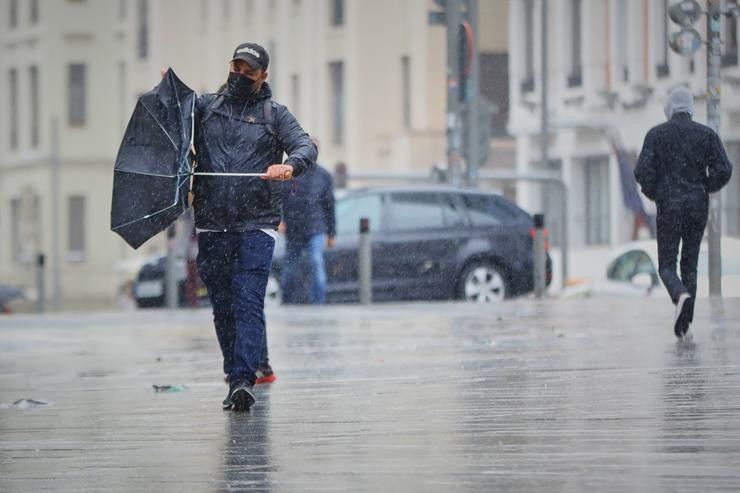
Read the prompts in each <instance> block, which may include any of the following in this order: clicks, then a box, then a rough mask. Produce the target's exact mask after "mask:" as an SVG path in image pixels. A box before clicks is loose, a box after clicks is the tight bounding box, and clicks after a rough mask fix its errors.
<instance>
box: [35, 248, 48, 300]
mask: <svg viewBox="0 0 740 493" xmlns="http://www.w3.org/2000/svg"><path fill="white" fill-rule="evenodd" d="M45 263H46V258H45V257H44V254H43V253H39V254H38V255H37V256H36V292H37V293H38V299H37V300H36V312H37V313H44V312H45V311H46V279H45V276H44V264H45Z"/></svg>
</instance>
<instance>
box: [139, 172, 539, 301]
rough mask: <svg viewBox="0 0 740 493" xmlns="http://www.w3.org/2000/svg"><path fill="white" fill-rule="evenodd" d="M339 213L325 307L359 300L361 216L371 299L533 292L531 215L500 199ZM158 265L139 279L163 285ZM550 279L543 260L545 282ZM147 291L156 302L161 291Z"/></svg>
mask: <svg viewBox="0 0 740 493" xmlns="http://www.w3.org/2000/svg"><path fill="white" fill-rule="evenodd" d="M336 216H337V239H336V240H337V241H336V246H335V247H334V248H333V249H329V250H326V253H325V259H326V269H327V277H328V293H327V299H328V301H329V302H330V303H342V302H353V301H358V300H359V289H358V268H357V266H358V255H357V248H358V243H359V222H360V218H368V219H369V220H370V232H371V233H370V235H371V244H372V257H373V268H372V274H373V300H374V301H402V300H446V299H461V300H468V301H473V302H482V303H483V302H496V301H501V300H503V299H504V298H511V297H514V296H519V295H522V294H525V293H528V292H530V291H532V289H533V286H534V282H533V256H532V243H533V241H532V238H533V229H532V228H533V220H532V217H531V216H530V215H529V214H527V213H526V212H524V211H523V210H522V209H520V208H519V207H517V206H516V205H515V204H513V203H512V202H510V201H509V200H507V199H505V198H504V197H502V196H500V195H497V194H494V193H490V192H484V191H480V190H464V189H458V188H450V187H404V188H400V187H399V188H372V189H366V190H357V191H353V192H350V193H348V194H346V195H344V196H342V197H341V198H339V199H337V203H336ZM284 252H285V244H284V239H283V238H282V237H279V238H278V242H277V244H276V247H275V255H274V260H273V275H272V276H271V279H270V283H269V285H268V300H267V302H268V303H269V302H270V301H277V300H279V297H280V295H279V282H278V279H280V271H281V269H282V266H283V262H282V260H283V255H284ZM157 266H161V267H159V268H158V269H154V266H153V265H151V264H150V266H149V269H148V270H147V275H146V276H143V277H144V278H145V279H143V280H145V281H152V280H154V278H157V279H159V280H160V282H161V279H162V278H163V273H164V263H163V262H160V263H159V264H157ZM145 269H147V266H145V267H144V268H143V269H142V272H143V271H144V270H145ZM154 270H159V271H160V272H159V274H157V275H154V272H153V271H154ZM551 274H552V271H551V262H550V258H549V256H548V258H547V281H548V283H549V281H550V278H551ZM139 278H140V279H142V276H141V275H140V276H139ZM139 282H141V281H139ZM137 285H138V282H137ZM135 291H136V293H137V301H138V302H139V305H140V306H143V305H148V304H151V303H153V302H154V300H150V301H151V303H150V302H145V303H142V300H140V299H139V296H138V293H139V291H140V290H139V289H135ZM154 291H157V292H156V293H154ZM201 293H202V294H205V292H204V290H201ZM152 294H157V295H158V297H157V302H158V304H159V305H161V303H162V300H163V299H164V298H163V292H160V291H159V290H156V289H153V290H152Z"/></svg>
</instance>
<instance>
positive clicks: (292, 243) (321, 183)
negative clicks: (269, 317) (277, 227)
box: [280, 137, 336, 305]
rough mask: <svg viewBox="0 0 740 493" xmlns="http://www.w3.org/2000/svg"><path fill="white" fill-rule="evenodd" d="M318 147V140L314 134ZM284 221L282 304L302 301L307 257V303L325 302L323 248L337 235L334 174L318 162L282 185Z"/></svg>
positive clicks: (330, 244) (325, 282)
mask: <svg viewBox="0 0 740 493" xmlns="http://www.w3.org/2000/svg"><path fill="white" fill-rule="evenodd" d="M311 140H312V141H313V142H314V144H315V145H316V146H317V148H318V146H319V142H318V139H316V138H315V137H312V139H311ZM282 198H283V224H284V231H285V239H286V252H285V262H284V264H283V272H282V276H281V277H282V278H281V282H280V284H281V288H282V291H283V303H286V304H291V303H297V302H299V301H300V299H301V297H300V292H301V291H302V289H301V288H302V283H301V273H302V272H303V269H302V265H303V264H302V261H303V259H304V258H306V259H307V260H308V267H309V269H308V270H309V279H308V302H309V303H311V304H315V305H320V304H324V303H326V285H327V276H326V266H325V264H324V248H325V247H326V248H333V247H334V245H335V241H336V240H335V236H336V219H335V215H334V186H333V184H332V178H331V174H329V172H328V171H327V170H326V169H324V168H323V167H322V166H320V165H319V164H318V163H317V164H316V165H315V166H313V167H312V168H311V169H310V170H308V171H307V172H306V173H304V175H303V176H301V178H300V179H297V180H295V181H294V182H292V183H287V184H284V185H283V190H282Z"/></svg>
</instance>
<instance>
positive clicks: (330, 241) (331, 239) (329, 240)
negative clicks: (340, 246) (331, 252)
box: [326, 236, 337, 248]
mask: <svg viewBox="0 0 740 493" xmlns="http://www.w3.org/2000/svg"><path fill="white" fill-rule="evenodd" d="M336 244H337V239H336V238H334V237H333V236H329V237H327V238H326V248H334V247H335V246H336Z"/></svg>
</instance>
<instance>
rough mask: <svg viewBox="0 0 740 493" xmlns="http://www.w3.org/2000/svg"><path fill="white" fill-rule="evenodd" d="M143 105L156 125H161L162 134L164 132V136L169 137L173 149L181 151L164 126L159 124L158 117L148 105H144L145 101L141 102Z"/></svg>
mask: <svg viewBox="0 0 740 493" xmlns="http://www.w3.org/2000/svg"><path fill="white" fill-rule="evenodd" d="M141 105H142V106H143V107H144V109H145V110H146V112H147V113H149V116H151V117H152V120H154V123H156V124H157V125H159V128H160V129H162V132H164V134H165V135H166V136H167V139H168V140H169V141H170V143H171V144H172V147H174V148H175V150H176V151H179V150H180V149H179V148H178V147H177V144H175V141H174V140H172V137H170V134H168V133H167V130H165V128H164V127H163V126H162V124H161V123H159V120H157V117H156V116H154V113H152V112H151V110H150V109H149V108H148V107H147V105H146V104H144V102H143V101H141Z"/></svg>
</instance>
